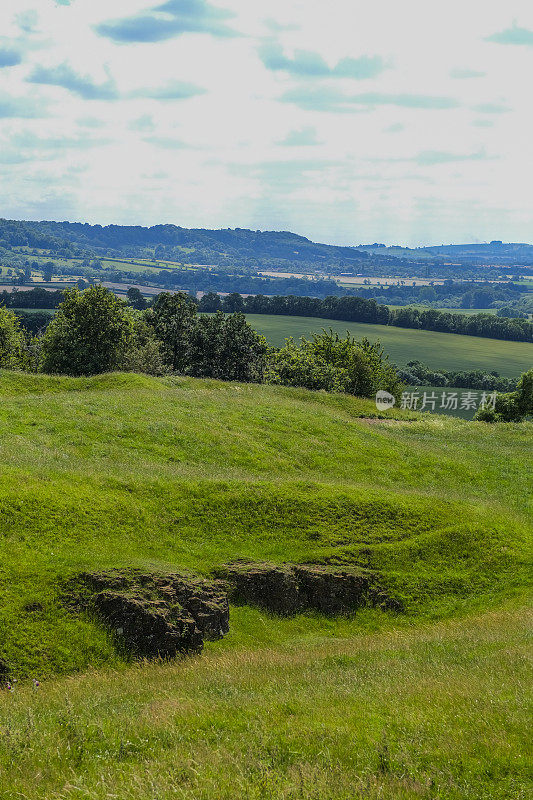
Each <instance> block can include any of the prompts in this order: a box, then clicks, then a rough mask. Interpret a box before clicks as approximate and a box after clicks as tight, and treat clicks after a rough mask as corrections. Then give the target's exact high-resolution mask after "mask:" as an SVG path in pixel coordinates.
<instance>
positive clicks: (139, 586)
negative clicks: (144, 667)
mask: <svg viewBox="0 0 533 800" xmlns="http://www.w3.org/2000/svg"><path fill="white" fill-rule="evenodd" d="M68 600H69V603H70V605H74V606H75V607H77V608H80V607H81V608H83V609H85V610H87V611H90V612H93V613H95V614H96V615H97V616H98V617H100V618H101V619H102V620H103V621H104V622H105V623H106V624H107V625H108V626H109V628H110V629H111V631H112V632H113V634H114V636H115V638H116V640H117V642H118V643H119V644H120V645H121V646H122V647H123V648H124V649H125V650H126V651H127V652H129V653H130V654H131V655H133V656H136V657H145V658H153V657H157V656H159V657H163V658H168V657H172V656H175V655H176V654H178V653H198V652H200V651H201V650H202V648H203V643H204V639H219V638H221V637H222V636H224V634H226V633H227V632H228V630H229V604H228V596H227V592H226V591H225V589H224V587H223V586H222V585H221V584H220V583H219V582H217V581H209V580H204V579H202V578H200V577H198V576H194V575H185V574H181V573H165V574H163V573H146V572H143V571H140V570H118V569H117V570H109V571H108V572H87V573H82V574H80V575H77V576H76V577H75V578H74V579H73V580H72V581H71V582H70V591H69V593H68Z"/></svg>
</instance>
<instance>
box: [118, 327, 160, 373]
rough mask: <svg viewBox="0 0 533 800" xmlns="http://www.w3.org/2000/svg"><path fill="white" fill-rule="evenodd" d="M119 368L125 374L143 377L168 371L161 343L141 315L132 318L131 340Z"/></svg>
mask: <svg viewBox="0 0 533 800" xmlns="http://www.w3.org/2000/svg"><path fill="white" fill-rule="evenodd" d="M119 366H120V368H121V369H123V370H124V371H125V372H142V373H144V374H145V375H165V374H166V373H168V371H169V369H168V367H167V365H166V363H165V353H164V349H163V343H162V342H161V341H160V340H159V339H158V338H157V336H156V335H155V331H154V329H153V327H152V326H151V325H149V324H148V322H147V320H146V318H145V317H144V315H142V314H136V315H135V317H134V321H133V340H132V343H131V345H130V347H128V349H127V350H126V352H125V354H124V358H123V359H122V362H121V364H120V365H119Z"/></svg>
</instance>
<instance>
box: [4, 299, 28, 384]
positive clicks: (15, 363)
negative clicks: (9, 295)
mask: <svg viewBox="0 0 533 800" xmlns="http://www.w3.org/2000/svg"><path fill="white" fill-rule="evenodd" d="M24 346H25V337H24V333H23V331H22V330H21V327H20V320H19V319H18V317H17V316H16V315H15V314H14V313H13V312H12V311H10V310H9V309H7V308H4V307H3V306H0V367H2V368H3V369H17V368H20V367H22V366H23V363H24Z"/></svg>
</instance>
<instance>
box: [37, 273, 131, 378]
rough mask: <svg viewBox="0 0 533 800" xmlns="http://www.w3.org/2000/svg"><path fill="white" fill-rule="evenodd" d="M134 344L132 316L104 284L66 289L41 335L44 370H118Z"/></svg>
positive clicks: (75, 372)
mask: <svg viewBox="0 0 533 800" xmlns="http://www.w3.org/2000/svg"><path fill="white" fill-rule="evenodd" d="M132 344H133V317H132V314H131V311H130V310H129V309H128V307H127V306H126V304H125V303H124V302H123V301H122V300H119V299H118V298H117V297H115V295H114V294H113V293H112V292H110V291H109V290H108V289H105V288H104V287H103V286H91V287H90V288H89V289H86V290H85V291H83V292H80V290H79V289H68V290H67V291H65V293H64V300H63V302H62V303H61V304H60V306H59V309H58V311H57V314H56V315H55V317H54V318H53V320H52V321H51V323H50V325H49V326H48V328H47V329H46V333H45V334H44V336H43V338H42V362H41V368H42V370H43V372H49V373H60V374H65V375H96V374H98V373H101V372H109V371H111V370H114V369H118V368H119V367H120V365H121V364H122V363H123V360H124V357H125V355H126V353H127V352H128V350H129V349H130V348H131V346H132Z"/></svg>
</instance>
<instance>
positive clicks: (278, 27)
mask: <svg viewBox="0 0 533 800" xmlns="http://www.w3.org/2000/svg"><path fill="white" fill-rule="evenodd" d="M264 23H265V26H266V27H267V28H268V29H269V30H271V31H273V32H274V33H282V31H299V30H300V26H299V25H294V24H293V23H291V24H289V25H283V24H282V23H280V22H278V21H277V20H275V19H272V17H268V18H267V19H265V20H264Z"/></svg>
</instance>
